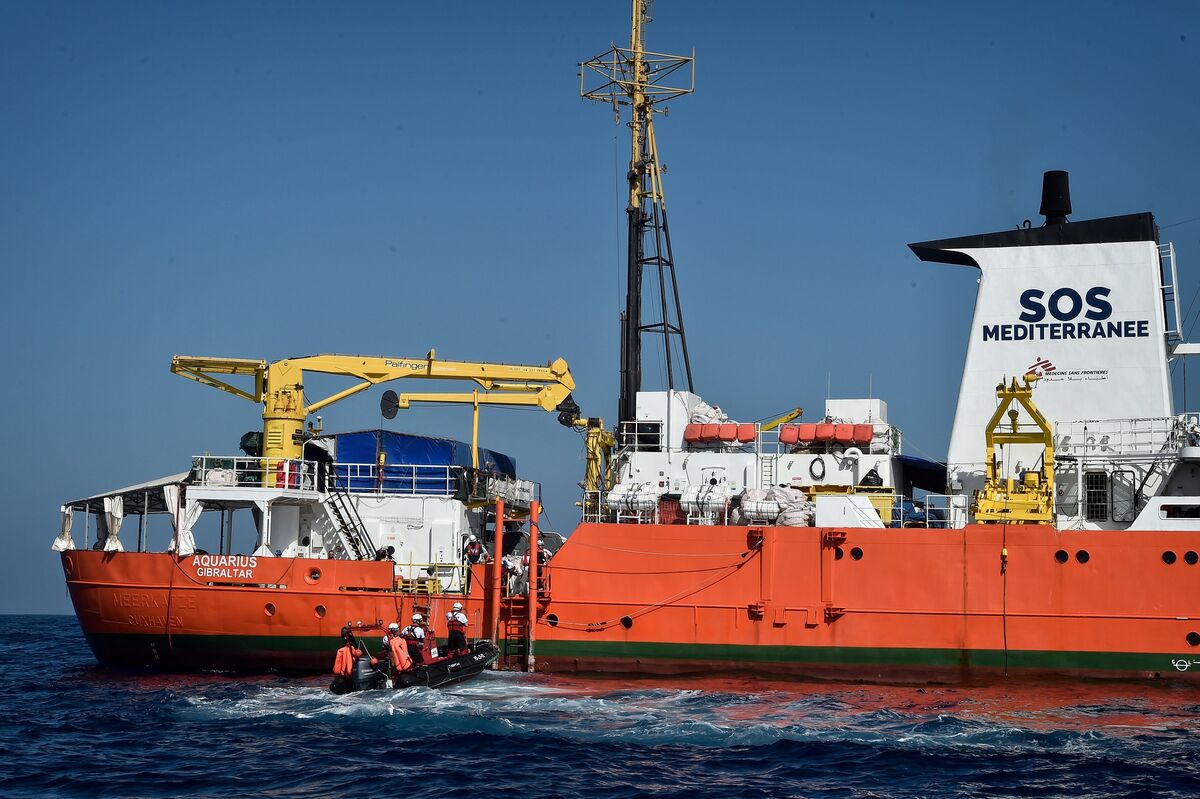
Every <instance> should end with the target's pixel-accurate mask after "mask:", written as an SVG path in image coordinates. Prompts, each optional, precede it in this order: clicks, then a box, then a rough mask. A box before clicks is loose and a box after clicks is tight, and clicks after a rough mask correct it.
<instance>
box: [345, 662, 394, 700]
mask: <svg viewBox="0 0 1200 799" xmlns="http://www.w3.org/2000/svg"><path fill="white" fill-rule="evenodd" d="M350 680H351V682H352V683H353V685H354V690H355V691H371V690H375V689H377V688H382V687H383V685H384V682H385V681H386V680H387V677H386V676H384V674H383V673H382V672H380V671H379V670H378V669H376V668H375V667H374V666H372V665H371V658H370V657H369V656H367V655H363V656H362V657H360V658H356V659H355V661H354V674H353V675H351V677H350Z"/></svg>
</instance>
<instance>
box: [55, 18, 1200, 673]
mask: <svg viewBox="0 0 1200 799" xmlns="http://www.w3.org/2000/svg"><path fill="white" fill-rule="evenodd" d="M646 21H647V20H646V3H645V0H633V14H632V22H633V33H632V36H631V39H630V46H629V47H628V48H625V47H614V48H612V50H610V51H608V52H607V53H605V54H602V55H600V56H597V57H596V58H593V59H590V60H588V61H586V62H584V63H583V64H582V65H581V67H582V68H581V76H582V77H581V81H583V82H582V83H581V93H582V94H583V96H584V97H587V98H590V99H595V100H601V101H604V102H606V103H611V104H612V107H613V108H614V109H618V110H622V109H627V110H628V111H629V113H630V115H631V119H630V130H631V132H632V148H631V152H630V169H629V202H628V245H629V246H628V258H627V270H628V271H627V279H626V285H627V296H626V304H625V310H624V313H623V315H622V333H621V337H622V341H621V365H620V399H619V404H618V411H617V419H616V423H615V424H614V425H613V426H612V427H609V426H607V425H606V424H605V423H604V422H603V420H601V419H599V418H595V417H586V416H584V415H583V414H582V413H581V411H580V409H579V408H578V407H577V406H576V405H575V403H574V401H573V399H572V398H571V390H572V389H573V387H574V383H573V381H572V380H571V377H570V373H569V370H568V369H567V368H566V364H565V363H563V362H562V361H561V360H559V361H552V362H550V363H549V364H548V365H547V366H545V367H532V366H519V365H504V364H471V363H463V362H447V361H440V360H438V359H437V358H436V354H435V353H433V352H431V353H430V354H429V355H428V356H427V357H426V358H425V359H415V360H407V359H403V358H397V359H392V358H362V357H360V356H311V357H308V358H297V359H289V360H285V361H280V362H276V363H271V364H268V363H266V362H265V361H249V360H239V359H221V358H184V357H180V358H176V360H175V362H174V363H173V366H172V368H173V371H176V372H177V373H179V374H181V375H183V376H187V377H191V378H193V379H196V380H198V381H199V382H201V383H204V384H207V385H210V386H213V387H216V388H220V389H222V390H225V391H229V392H231V393H233V394H235V395H238V396H241V397H242V398H244V399H248V400H251V401H253V402H255V403H257V404H260V405H261V406H262V416H263V428H262V432H261V434H256V436H248V437H245V438H244V439H243V442H242V443H243V447H242V449H243V453H242V454H240V455H237V456H233V455H230V456H208V455H204V456H196V457H194V458H193V459H192V462H191V468H190V469H188V470H187V471H184V472H181V473H179V474H176V475H173V476H170V477H166V478H163V479H160V480H156V481H151V482H148V483H144V484H141V485H137V486H131V487H128V488H124V489H120V490H114V491H109V492H105V493H103V494H99V495H95V496H91V497H84V498H80V499H76V500H72V501H69V502H67V503H66V504H64V506H63V528H62V531H61V532H60V534H59V537H58V538H57V539H56V541H55V545H54V547H55V549H56V550H58V551H59V552H60V557H61V559H62V565H63V570H64V574H65V576H66V581H67V585H68V588H69V591H70V595H71V599H72V602H73V603H74V607H75V610H76V614H77V615H78V618H79V621H80V625H81V627H82V628H83V631H84V633H85V635H86V637H87V640H88V642H89V644H90V645H91V647H92V649H93V650H94V652H95V653H96V656H97V658H98V660H99V661H100V662H101V663H104V664H112V665H125V666H146V665H150V666H159V667H163V668H174V669H217V670H220V669H230V670H263V669H274V670H280V671H295V672H319V671H327V670H328V668H329V665H330V662H331V653H332V652H333V650H334V649H335V648H336V645H337V639H338V631H339V629H340V628H341V627H342V626H343V625H346V624H350V625H352V626H353V625H355V624H359V623H361V624H363V625H364V626H370V625H372V624H375V623H377V622H379V621H381V620H387V621H391V620H401V621H407V619H408V617H409V616H410V614H412V613H415V612H419V613H422V614H423V615H426V616H429V617H431V618H432V619H433V620H434V622H435V627H436V622H437V620H438V619H440V618H442V614H443V613H444V611H446V610H448V609H449V606H450V604H451V603H452V602H456V601H462V602H464V603H465V605H466V608H467V611H468V616H469V618H470V619H471V630H470V634H471V635H472V636H473V637H486V638H493V639H495V640H497V642H498V643H499V644H500V645H501V647H502V652H503V657H502V661H501V662H502V663H503V664H504V665H505V666H507V667H509V668H521V669H530V670H532V669H539V670H546V671H552V672H554V671H579V672H600V673H650V674H678V673H692V672H704V673H711V672H714V671H732V672H739V673H766V674H783V675H795V676H804V677H821V678H832V679H871V680H904V681H918V682H923V681H943V680H966V679H973V678H975V677H978V676H987V675H1001V674H1006V675H1060V676H1067V677H1077V676H1088V677H1125V678H1129V677H1132V678H1171V679H1179V680H1185V681H1194V680H1197V679H1200V563H1198V561H1200V554H1198V553H1200V415H1197V414H1191V413H1180V412H1178V411H1177V410H1176V408H1175V402H1174V398H1173V396H1172V384H1171V364H1172V363H1173V362H1174V361H1175V360H1176V359H1179V358H1183V357H1186V356H1189V355H1194V354H1196V353H1197V352H1200V345H1196V344H1192V343H1189V342H1186V341H1185V340H1184V336H1183V325H1182V324H1181V319H1180V308H1179V303H1178V297H1177V293H1176V292H1177V287H1178V285H1179V281H1178V277H1177V270H1176V262H1175V253H1174V248H1173V247H1172V246H1171V245H1170V244H1164V243H1161V242H1160V239H1159V231H1158V227H1157V225H1156V223H1155V220H1154V217H1153V216H1152V214H1150V213H1132V214H1128V215H1124V216H1117V217H1108V218H1102V219H1091V220H1081V221H1071V220H1070V218H1069V217H1070V215H1071V214H1072V207H1071V200H1070V195H1069V187H1068V181H1067V175H1066V174H1065V173H1063V172H1049V173H1047V174H1046V175H1045V182H1044V187H1043V196H1042V207H1041V213H1042V214H1043V215H1044V217H1045V223H1044V224H1043V225H1041V226H1038V227H1034V226H1032V225H1026V226H1024V227H1019V228H1017V229H1010V230H1001V231H999V232H991V233H982V234H972V235H963V236H958V237H955V238H945V239H939V240H931V241H924V242H920V243H915V244H911V245H909V246H910V248H911V250H912V252H913V253H914V254H915V255H916V256H917V258H919V259H920V260H921V261H925V262H930V263H938V264H949V265H952V266H955V267H958V268H966V269H973V270H977V271H978V275H979V289H978V294H977V297H976V304H975V311H974V317H973V319H972V322H971V326H970V329H969V339H968V345H967V352H966V357H965V363H964V368H963V371H962V377H961V382H960V386H959V393H958V403H957V408H956V411H955V415H954V420H953V424H952V429H951V438H950V444H949V449H948V453H947V458H946V461H945V462H933V461H930V460H927V459H923V458H917V457H913V456H911V455H909V454H906V453H905V452H904V447H903V444H904V441H903V435H902V433H901V430H900V429H899V428H898V427H896V426H895V425H893V424H892V422H891V420H890V419H889V416H888V408H887V404H886V401H885V400H883V399H879V398H873V397H871V398H848V399H830V400H828V401H827V402H826V404H825V407H824V408H823V409H822V410H821V412H819V413H818V414H816V415H815V417H814V418H813V419H812V420H811V421H810V420H808V419H807V418H806V417H805V416H804V415H803V412H802V411H801V410H800V409H796V410H795V411H793V412H792V413H789V414H787V415H785V416H783V417H780V418H777V419H772V420H768V421H760V422H738V421H736V420H733V419H730V418H729V417H728V416H727V415H726V414H725V413H724V412H723V411H722V410H721V409H720V408H719V407H718V406H717V405H715V404H710V403H708V402H705V400H704V399H702V398H701V397H700V396H699V395H698V393H697V392H696V391H695V390H694V386H693V385H692V377H691V362H690V355H689V353H688V350H687V343H686V337H685V332H684V325H683V316H682V312H681V309H680V306H679V292H678V290H677V287H676V282H675V280H676V275H675V267H674V260H673V251H672V247H671V241H670V230H669V225H668V222H667V217H666V207H665V201H664V190H663V183H662V173H661V169H660V166H659V163H660V162H659V154H658V148H657V142H656V140H655V136H654V125H653V118H654V114H655V112H656V111H657V110H658V109H657V107H658V106H659V105H661V104H662V103H664V102H666V101H668V100H670V99H673V98H675V97H679V96H682V95H685V94H687V93H689V92H690V91H691V89H692V81H691V80H690V78H689V77H688V76H689V75H690V73H691V69H692V65H693V59H692V58H691V57H687V56H668V55H664V54H659V53H654V52H651V51H649V50H647V49H646V47H645V44H644V30H645V23H646ZM589 75H590V76H592V77H593V78H598V82H596V83H593V84H590V85H589V84H588V82H587V78H588V76H589ZM681 78H682V79H681ZM649 341H653V342H655V343H656V345H659V346H661V347H662V355H663V358H664V362H665V363H666V365H667V375H666V385H665V386H663V387H662V388H661V390H646V388H645V387H644V386H643V385H642V376H641V368H640V367H641V361H642V346H643V344H644V343H646V342H649ZM305 371H316V372H325V373H333V374H342V375H351V376H353V377H355V378H357V379H358V381H359V382H358V383H356V384H355V386H354V387H352V388H351V389H348V390H347V391H345V392H340V393H339V394H337V395H334V396H332V397H329V398H325V399H324V400H319V401H316V402H311V401H309V399H308V398H307V397H306V396H305V395H304V389H303V375H304V372H305ZM236 376H241V377H240V378H237V377H236ZM414 377H423V378H433V379H443V378H446V379H459V380H467V381H470V382H471V383H472V390H471V391H470V392H468V393H461V394H436V395H434V394H431V395H396V394H394V393H392V392H389V393H388V394H385V395H384V397H383V398H382V401H381V407H382V409H383V410H384V412H385V416H386V415H388V412H391V413H392V415H393V416H394V413H395V409H396V408H400V407H404V406H405V405H407V404H409V403H411V402H420V401H423V400H424V399H431V398H436V401H451V402H462V403H466V404H469V405H471V406H473V408H474V410H475V414H476V415H475V417H474V418H475V420H476V423H475V424H474V425H473V433H472V440H471V442H470V444H466V443H460V442H450V441H445V440H440V439H430V438H423V437H417V436H407V435H403V434H397V433H391V432H388V431H382V430H376V431H359V432H357V433H347V434H326V433H325V432H324V431H323V430H322V429H321V424H320V422H319V421H318V423H317V424H316V425H310V424H308V418H309V416H310V415H311V414H313V413H315V412H316V411H317V410H320V409H321V408H323V407H325V406H326V405H328V404H330V403H332V402H335V401H336V400H337V399H340V398H341V397H343V396H348V395H349V393H353V392H355V391H362V390H367V389H369V388H372V387H374V386H376V385H379V384H382V383H385V382H389V381H392V380H398V379H402V378H403V379H408V378H414ZM237 379H242V380H244V381H247V382H249V383H252V386H250V387H239V386H237V385H235V382H236V380H237ZM481 404H482V405H486V404H525V405H529V406H536V407H540V408H542V409H543V410H546V411H548V412H552V413H556V414H557V415H558V420H559V421H560V422H561V423H563V424H565V425H567V426H570V427H573V428H575V429H578V430H580V431H582V432H584V433H585V440H586V447H587V470H586V474H585V476H584V481H583V486H584V488H585V492H584V496H583V498H582V500H581V502H580V507H581V508H582V512H583V513H582V521H581V523H580V524H579V525H578V526H577V527H576V528H575V530H574V531H573V532H572V533H571V534H570V535H569V536H567V537H566V538H565V540H561V539H556V538H552V537H549V536H547V535H546V534H545V533H543V532H542V531H541V530H540V529H539V524H538V514H539V504H538V499H539V498H538V496H537V487H536V484H533V483H529V482H525V481H523V480H522V479H520V478H519V477H518V476H517V473H516V469H515V463H514V462H513V461H512V459H510V458H507V457H505V456H503V455H501V454H499V453H493V452H489V451H487V450H484V449H482V448H480V447H479V444H478V429H477V420H478V409H479V407H480V405H481ZM775 406H776V407H777V406H778V404H777V403H776V404H775ZM318 418H319V417H318ZM205 511H208V512H210V514H211V513H215V514H217V515H218V516H219V518H220V524H219V525H218V527H219V529H220V531H221V532H220V534H219V535H218V536H217V537H216V538H217V541H218V546H217V547H216V548H215V551H213V552H211V553H210V552H201V551H198V550H197V549H196V545H195V540H194V535H193V529H194V528H195V527H196V525H197V524H198V521H197V520H198V519H199V518H200V517H201V516H202V514H203V513H204V512H205ZM239 512H240V513H239ZM80 515H82V517H83V522H82V525H80V524H79V522H78V521H77V520H76V517H77V516H80ZM128 515H137V516H138V521H139V533H141V532H142V531H143V530H144V525H145V524H146V521H147V520H148V519H149V518H153V517H155V516H165V517H166V518H167V519H169V520H170V524H171V530H172V535H171V544H170V547H169V548H168V551H167V552H149V551H146V550H147V547H146V545H145V537H144V536H143V535H140V534H139V537H138V545H137V547H136V548H135V549H136V550H137V551H125V546H124V544H123V543H122V542H121V539H120V534H121V529H122V520H123V519H124V518H125V517H126V516H128ZM235 515H236V516H237V518H238V519H241V520H245V519H246V517H247V516H248V517H249V518H250V521H252V524H253V533H254V538H255V541H254V546H253V547H252V548H251V549H250V550H249V551H247V552H245V553H238V552H236V551H235V547H234V536H233V534H232V526H233V519H234V517H235ZM80 526H82V530H83V545H82V546H81V547H76V545H75V541H74V534H73V532H72V531H73V530H75V531H78V530H79V529H80ZM93 530H94V531H95V533H94V535H93V533H92V531H93ZM472 537H474V540H472ZM481 544H482V545H486V546H487V548H488V549H489V551H490V557H489V558H483V559H482V560H480V561H479V562H472V561H474V560H476V558H474V557H473V556H471V555H470V554H469V552H470V551H471V548H472V547H477V546H479V545H481ZM547 544H549V546H546V545H547ZM543 551H544V552H543ZM526 563H527V565H526ZM437 632H438V631H437V630H436V629H435V630H434V633H435V635H436V634H437Z"/></svg>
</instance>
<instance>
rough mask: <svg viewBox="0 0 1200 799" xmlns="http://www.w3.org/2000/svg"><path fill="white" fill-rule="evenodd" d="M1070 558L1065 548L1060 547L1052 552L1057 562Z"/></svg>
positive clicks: (1064, 561)
mask: <svg viewBox="0 0 1200 799" xmlns="http://www.w3.org/2000/svg"><path fill="white" fill-rule="evenodd" d="M1070 558H1071V556H1070V555H1068V554H1067V550H1065V549H1060V550H1058V551H1057V552H1055V553H1054V559H1055V560H1057V561H1058V562H1059V563H1066V562H1067V561H1068V560H1070Z"/></svg>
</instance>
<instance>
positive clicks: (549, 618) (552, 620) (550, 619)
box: [546, 613, 558, 627]
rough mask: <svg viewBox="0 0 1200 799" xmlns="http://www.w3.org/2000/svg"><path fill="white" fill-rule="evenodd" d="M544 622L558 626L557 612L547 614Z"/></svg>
mask: <svg viewBox="0 0 1200 799" xmlns="http://www.w3.org/2000/svg"><path fill="white" fill-rule="evenodd" d="M546 624H549V625H550V626H551V627H557V626H558V614H557V613H551V614H550V615H549V616H547V617H546Z"/></svg>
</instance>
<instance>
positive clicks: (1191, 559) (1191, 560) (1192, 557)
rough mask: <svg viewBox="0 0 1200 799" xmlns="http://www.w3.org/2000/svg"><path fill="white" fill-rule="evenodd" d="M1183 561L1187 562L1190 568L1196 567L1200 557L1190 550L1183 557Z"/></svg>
mask: <svg viewBox="0 0 1200 799" xmlns="http://www.w3.org/2000/svg"><path fill="white" fill-rule="evenodd" d="M1183 559H1184V560H1185V561H1187V565H1189V566H1195V565H1196V561H1197V560H1200V556H1197V555H1196V553H1195V552H1192V551H1191V550H1190V549H1189V550H1188V551H1187V554H1185V555H1184V556H1183Z"/></svg>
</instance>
